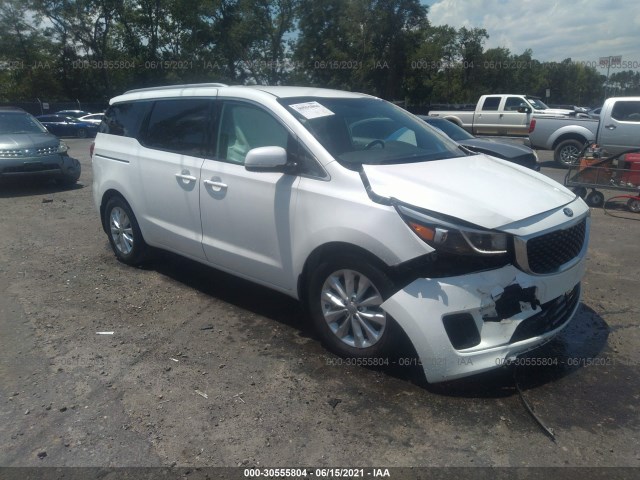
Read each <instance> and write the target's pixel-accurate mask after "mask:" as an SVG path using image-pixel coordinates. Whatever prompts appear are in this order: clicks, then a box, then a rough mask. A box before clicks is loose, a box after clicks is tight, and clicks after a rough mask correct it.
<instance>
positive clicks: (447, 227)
mask: <svg viewBox="0 0 640 480" xmlns="http://www.w3.org/2000/svg"><path fill="white" fill-rule="evenodd" d="M397 210H398V212H399V213H400V216H401V217H402V218H403V219H404V221H405V222H406V223H407V225H408V226H409V228H411V230H413V232H414V233H415V234H416V235H417V236H418V237H420V238H421V239H422V240H423V241H424V242H426V243H427V244H428V245H430V246H431V247H433V248H434V249H436V250H438V251H443V252H448V253H454V254H457V255H496V256H497V255H506V254H507V253H508V252H509V244H510V238H509V235H507V234H506V233H501V232H492V231H490V230H481V229H478V228H472V227H467V226H461V225H456V224H454V223H452V222H451V221H447V220H443V219H439V218H436V217H433V216H430V215H427V214H424V213H422V212H417V211H415V210H412V209H410V208H407V207H403V206H398V207H397Z"/></svg>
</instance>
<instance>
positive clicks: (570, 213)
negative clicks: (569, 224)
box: [562, 208, 573, 217]
mask: <svg viewBox="0 0 640 480" xmlns="http://www.w3.org/2000/svg"><path fill="white" fill-rule="evenodd" d="M562 211H563V212H564V214H565V215H566V216H567V217H573V210H571V209H570V208H565V209H563V210H562Z"/></svg>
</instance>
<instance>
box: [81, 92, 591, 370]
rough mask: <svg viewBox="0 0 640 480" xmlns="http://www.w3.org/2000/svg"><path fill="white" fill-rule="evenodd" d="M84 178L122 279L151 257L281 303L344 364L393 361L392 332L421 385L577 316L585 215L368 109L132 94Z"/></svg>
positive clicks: (547, 185) (416, 127)
mask: <svg viewBox="0 0 640 480" xmlns="http://www.w3.org/2000/svg"><path fill="white" fill-rule="evenodd" d="M92 161H93V179H94V184H93V195H94V200H95V204H96V206H97V208H98V209H99V212H100V219H101V222H102V225H103V227H104V231H105V232H106V234H107V236H108V239H109V242H110V243H111V247H112V248H113V251H114V253H115V255H116V257H117V258H118V259H119V260H120V261H122V262H124V263H127V264H131V265H135V264H137V263H139V262H141V261H142V260H143V258H144V256H145V254H146V253H147V249H148V246H153V247H156V248H160V249H165V250H169V251H171V252H175V253H178V254H180V255H183V256H185V257H188V258H190V259H193V260H196V261H198V262H202V263H204V264H206V265H210V266H211V267H214V268H216V269H219V270H223V271H225V272H229V273H232V274H234V275H237V276H239V277H242V278H245V279H248V280H251V281H253V282H256V283H258V284H261V285H264V286H266V287H269V288H272V289H274V290H277V291H279V292H283V293H285V294H287V295H290V296H291V297H294V298H296V299H299V300H300V301H301V302H303V303H304V304H305V305H306V307H307V308H308V311H309V314H310V317H311V319H312V321H313V323H314V325H315V327H316V329H317V331H318V333H319V335H320V337H321V338H322V340H323V342H324V343H325V344H326V346H327V347H328V348H329V349H330V350H332V351H333V352H335V353H337V354H339V355H342V356H346V357H351V358H366V359H371V361H374V362H375V361H379V359H384V358H387V357H386V356H387V355H388V354H389V352H391V351H393V350H394V347H396V345H397V340H398V338H399V336H400V335H401V334H402V332H404V334H406V336H407V337H408V338H409V339H410V341H411V342H412V344H413V346H414V347H415V350H416V352H417V354H418V356H419V357H420V361H421V364H422V366H423V369H424V373H425V375H426V378H427V380H428V381H429V382H439V381H443V380H449V379H453V378H459V377H464V376H467V375H471V374H475V373H479V372H483V371H487V370H490V369H493V368H497V367H499V366H500V365H502V364H504V362H505V360H509V359H513V358H515V357H516V356H517V355H519V354H521V353H522V352H525V351H528V350H531V349H532V348H534V347H536V346H539V345H540V344H542V343H544V342H546V341H548V340H549V339H550V338H551V337H552V336H553V335H555V334H557V333H558V332H559V331H560V330H561V329H562V328H564V327H565V326H566V325H567V323H568V322H569V321H570V320H571V318H572V316H573V315H574V313H575V311H576V309H577V308H578V304H579V302H580V295H581V292H580V281H581V279H582V277H583V274H584V271H585V254H586V251H587V244H588V238H589V223H590V218H589V209H588V208H587V206H586V204H585V203H584V202H583V201H582V200H581V199H580V198H579V197H577V196H576V195H575V194H573V193H572V192H570V191H569V190H567V189H565V188H564V187H563V186H561V185H559V184H558V183H556V182H554V181H553V180H550V179H549V178H547V177H545V176H543V175H541V174H539V173H536V172H533V171H531V170H529V169H526V168H524V167H521V166H519V165H515V164H512V163H508V162H506V161H503V160H499V159H497V158H493V157H488V156H485V155H483V154H474V153H471V152H470V151H469V150H466V149H464V148H461V147H460V146H459V145H458V144H456V143H454V142H453V141H452V140H450V139H449V138H448V137H446V136H445V135H444V134H442V133H440V132H439V131H438V130H436V129H434V128H432V127H430V126H429V125H427V124H425V123H424V122H423V121H421V120H420V119H418V118H417V117H415V116H413V115H411V114H409V113H407V112H406V111H404V110H403V109H401V108H399V107H397V106H394V105H392V104H391V103H388V102H386V101H383V100H381V99H379V98H375V97H371V96H368V95H363V94H358V93H351V92H343V91H336V90H325V89H315V88H306V87H262V86H225V85H222V84H197V85H178V86H170V87H160V88H151V89H142V90H132V91H129V92H126V93H124V94H123V95H121V96H118V97H115V98H113V99H112V100H111V102H110V107H109V108H108V110H107V111H106V113H105V119H104V121H103V122H102V124H101V127H100V132H99V133H98V135H97V137H96V140H95V148H94V152H93V157H92ZM376 359H378V360H376Z"/></svg>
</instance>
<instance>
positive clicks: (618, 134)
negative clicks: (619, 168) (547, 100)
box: [525, 97, 640, 166]
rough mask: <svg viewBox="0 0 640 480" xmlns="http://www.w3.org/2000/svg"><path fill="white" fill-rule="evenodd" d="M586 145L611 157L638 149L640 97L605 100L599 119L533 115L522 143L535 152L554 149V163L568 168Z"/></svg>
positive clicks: (639, 141) (639, 145)
mask: <svg viewBox="0 0 640 480" xmlns="http://www.w3.org/2000/svg"><path fill="white" fill-rule="evenodd" d="M586 142H596V143H597V144H598V145H600V147H602V148H603V149H604V150H606V151H607V152H608V154H610V155H616V154H618V153H621V152H624V151H625V150H631V149H634V148H638V147H640V97H612V98H608V99H607V100H606V101H605V102H604V105H603V106H602V110H601V112H600V120H594V119H590V118H576V117H561V116H553V115H534V117H533V118H532V119H531V125H530V127H529V140H528V141H525V143H526V144H527V145H528V146H530V147H531V148H535V149H538V150H553V151H554V159H555V161H556V163H558V164H560V165H562V166H569V165H571V164H572V163H574V162H575V161H576V160H577V158H578V153H580V150H582V148H583V147H584V145H585V144H586Z"/></svg>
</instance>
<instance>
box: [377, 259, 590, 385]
mask: <svg viewBox="0 0 640 480" xmlns="http://www.w3.org/2000/svg"><path fill="white" fill-rule="evenodd" d="M584 271H585V258H584V256H582V258H581V260H580V261H579V262H578V263H576V264H574V265H573V266H572V267H571V268H569V269H568V270H565V271H562V272H560V273H557V274H553V275H531V274H528V273H525V272H523V271H521V270H519V269H517V268H516V267H514V266H512V265H507V266H505V267H502V268H499V269H495V270H490V271H484V272H478V273H474V274H467V275H464V276H458V277H449V278H433V279H431V278H420V279H417V280H415V281H413V282H412V283H410V284H409V285H407V286H406V287H405V288H403V289H402V290H400V291H398V292H397V293H395V294H394V295H393V296H391V297H390V298H389V299H387V300H386V301H385V302H384V303H383V304H382V308H383V309H384V310H385V311H386V312H387V313H388V314H389V315H391V316H392V317H393V318H394V319H395V320H396V321H397V322H398V324H399V325H400V326H401V327H402V329H403V330H404V331H405V332H406V334H407V335H408V337H409V339H410V340H411V342H412V343H413V345H414V347H415V349H416V352H417V354H418V356H419V358H420V361H421V364H422V367H423V369H424V373H425V376H426V378H427V381H429V382H431V383H435V382H441V381H445V380H452V379H455V378H460V377H465V376H468V375H472V374H476V373H480V372H484V371H487V370H491V369H494V368H497V367H500V366H501V365H504V363H505V361H506V360H509V359H513V358H514V357H515V356H516V355H518V354H521V353H523V352H525V351H528V350H531V349H533V348H535V347H537V346H539V345H541V344H542V343H545V342H546V341H548V340H549V339H550V338H551V337H553V336H554V335H555V334H556V333H558V332H559V331H560V330H561V329H562V328H563V327H564V326H566V325H567V323H569V321H570V320H571V318H572V317H573V315H574V313H575V312H576V310H577V308H578V305H579V303H580V296H581V291H580V280H581V279H582V277H583V275H584Z"/></svg>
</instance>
